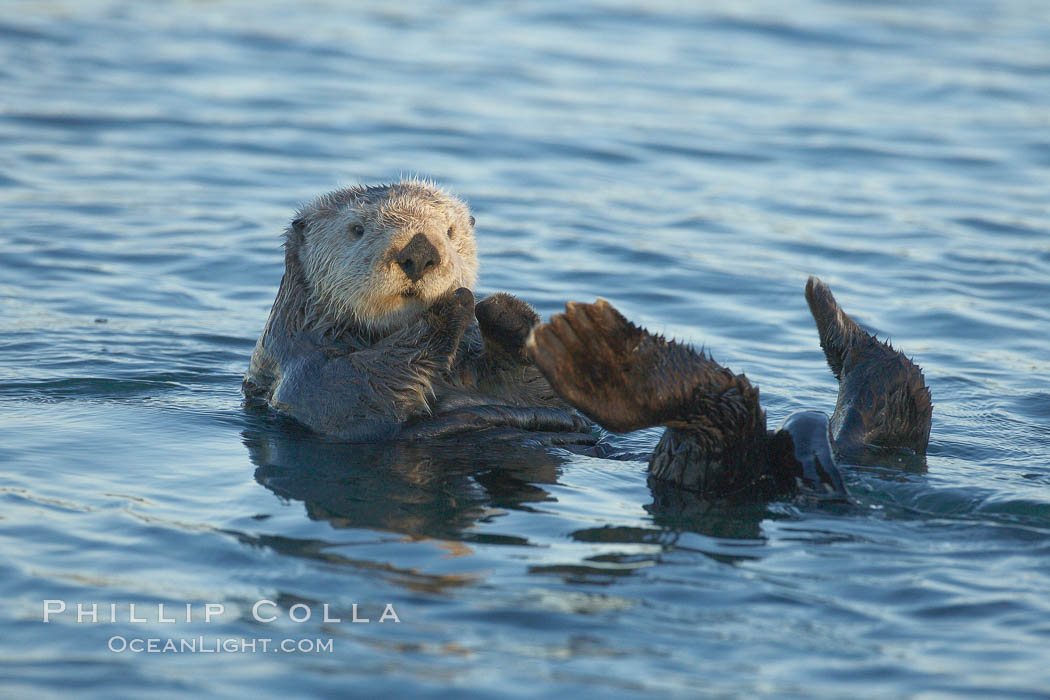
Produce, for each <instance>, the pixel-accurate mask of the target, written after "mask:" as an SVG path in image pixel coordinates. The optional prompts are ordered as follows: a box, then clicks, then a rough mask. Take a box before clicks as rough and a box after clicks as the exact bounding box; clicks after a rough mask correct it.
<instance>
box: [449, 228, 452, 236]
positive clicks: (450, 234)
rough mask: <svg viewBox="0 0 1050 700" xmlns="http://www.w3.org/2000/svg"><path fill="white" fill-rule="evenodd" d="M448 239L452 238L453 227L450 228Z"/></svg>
mask: <svg viewBox="0 0 1050 700" xmlns="http://www.w3.org/2000/svg"><path fill="white" fill-rule="evenodd" d="M448 237H449V238H452V227H451V226H449V227H448Z"/></svg>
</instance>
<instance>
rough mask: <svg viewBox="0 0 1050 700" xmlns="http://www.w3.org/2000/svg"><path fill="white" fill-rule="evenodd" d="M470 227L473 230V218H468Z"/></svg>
mask: <svg viewBox="0 0 1050 700" xmlns="http://www.w3.org/2000/svg"><path fill="white" fill-rule="evenodd" d="M470 227H471V228H474V217H473V216H472V217H470Z"/></svg>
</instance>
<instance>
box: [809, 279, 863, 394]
mask: <svg viewBox="0 0 1050 700" xmlns="http://www.w3.org/2000/svg"><path fill="white" fill-rule="evenodd" d="M806 302H807V303H808V304H809V311H810V313H811V314H813V319H814V320H815V321H816V322H817V333H818V334H819V335H820V347H821V348H822V349H823V350H824V357H826V358H827V360H828V366H829V367H831V371H832V373H833V374H834V375H835V378H836V379H838V378H839V377H840V376H841V374H842V365H843V364H844V363H845V361H846V357H847V356H848V355H849V350H850V347H851V346H852V344H853V342H854V340H855V339H858V338H861V337H862V336H867V337H868V338H870V337H871V336H868V334H867V333H865V332H864V330H863V329H861V327H860V326H858V325H857V324H856V322H855V321H854V320H853V319H852V318H850V317H849V316H848V315H846V312H845V311H843V310H842V307H840V306H839V304H838V302H837V301H835V297H834V295H833V294H832V293H831V290H830V289H829V288H828V285H826V284H824V283H823V282H821V281H820V280H819V279H817V278H816V277H810V278H809V280H808V281H807V282H806Z"/></svg>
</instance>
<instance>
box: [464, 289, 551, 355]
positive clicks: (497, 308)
mask: <svg viewBox="0 0 1050 700" xmlns="http://www.w3.org/2000/svg"><path fill="white" fill-rule="evenodd" d="M474 313H475V315H476V316H477V318H478V326H480V328H481V335H482V337H483V338H484V339H485V347H486V348H487V349H488V350H489V352H493V353H499V354H501V355H506V356H508V357H511V358H514V359H516V360H518V361H520V362H527V361H528V360H527V358H526V356H525V341H526V340H527V339H528V337H529V333H530V332H531V331H532V328H533V326H535V325H536V324H537V323H539V322H540V317H539V315H538V314H537V313H536V312H535V311H534V310H533V308H532V307H531V306H529V305H528V304H526V303H525V302H524V301H522V300H521V299H518V298H516V297H513V296H511V295H510V294H505V293H503V292H497V293H496V294H492V295H490V296H488V297H486V298H485V299H483V300H482V301H481V302H479V303H478V305H477V306H476V307H475V309H474Z"/></svg>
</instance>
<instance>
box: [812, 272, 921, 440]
mask: <svg viewBox="0 0 1050 700" xmlns="http://www.w3.org/2000/svg"><path fill="white" fill-rule="evenodd" d="M806 301H807V302H808V303H809V309H810V312H811V313H812V314H813V319H814V320H815V321H816V324H817V333H818V334H819V335H820V346H821V348H823V350H824V356H825V357H826V358H827V361H828V366H829V367H831V371H832V372H833V373H834V375H835V377H836V378H837V379H838V380H839V393H838V398H837V400H836V402H835V413H834V414H833V415H832V418H831V430H832V440H833V442H834V444H835V449H836V450H838V451H849V450H859V449H863V448H864V447H865V446H875V447H880V448H887V447H888V448H904V449H906V450H910V451H913V452H915V453H916V454H918V455H924V454H926V446H927V444H928V443H929V439H930V422H931V419H932V414H933V403H932V400H931V396H930V390H929V389H928V388H927V387H926V382H925V380H924V378H923V374H922V370H921V369H920V368H919V366H918V365H916V364H915V363H914V362H913V361H912V360H911V359H910V358H908V357H907V356H905V355H904V353H902V352H900V351H899V350H896V349H894V347H893V346H892V345H890V344H889V343H885V342H882V341H880V340H878V339H877V338H875V336H873V335H871V334H870V333H868V332H867V331H865V330H864V329H862V328H861V327H860V326H858V325H857V323H856V322H855V321H854V320H853V319H852V318H850V317H849V316H848V315H847V314H846V312H845V311H843V310H842V308H841V307H840V306H839V305H838V302H836V301H835V297H834V296H833V295H832V293H831V290H830V289H829V288H828V286H827V285H826V284H824V283H823V282H821V281H820V280H819V279H817V278H816V277H810V278H809V281H808V282H807V283H806Z"/></svg>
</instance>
